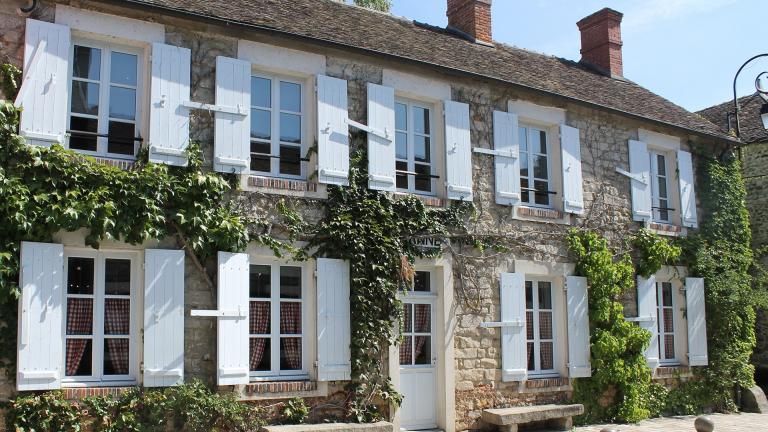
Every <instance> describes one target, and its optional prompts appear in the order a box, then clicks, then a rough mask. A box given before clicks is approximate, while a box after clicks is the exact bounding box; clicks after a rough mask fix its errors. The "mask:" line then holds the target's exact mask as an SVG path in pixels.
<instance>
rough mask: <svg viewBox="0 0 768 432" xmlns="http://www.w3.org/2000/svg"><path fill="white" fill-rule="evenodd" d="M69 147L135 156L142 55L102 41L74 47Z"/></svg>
mask: <svg viewBox="0 0 768 432" xmlns="http://www.w3.org/2000/svg"><path fill="white" fill-rule="evenodd" d="M71 56H72V61H71V64H72V69H71V71H70V74H71V75H70V78H71V87H70V89H71V92H70V104H69V108H70V109H69V130H68V131H67V132H68V133H69V134H70V138H69V148H70V149H73V150H77V151H80V152H83V153H88V154H92V155H95V156H107V157H112V158H134V157H135V156H136V152H137V149H138V141H137V140H136V138H138V137H139V118H140V113H139V106H140V104H139V103H138V100H139V98H140V93H141V87H142V82H141V74H140V73H139V66H140V59H141V53H140V51H139V50H137V49H133V48H128V47H121V46H115V45H109V44H103V43H92V42H81V43H75V44H74V45H73V46H72V51H71Z"/></svg>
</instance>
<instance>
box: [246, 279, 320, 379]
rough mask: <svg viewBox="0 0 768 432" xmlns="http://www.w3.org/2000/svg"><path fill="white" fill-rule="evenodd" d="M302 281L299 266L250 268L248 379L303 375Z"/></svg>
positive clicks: (304, 372) (303, 291) (303, 297)
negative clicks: (249, 376) (249, 372)
mask: <svg viewBox="0 0 768 432" xmlns="http://www.w3.org/2000/svg"><path fill="white" fill-rule="evenodd" d="M304 282H305V281H304V279H303V276H302V268H301V267H295V266H286V265H279V264H265V265H252V266H251V276H250V370H251V376H253V377H273V378H274V377H279V376H298V375H306V365H305V362H306V360H305V359H304V347H305V342H306V341H305V338H304V327H305V323H304V322H303V320H302V316H303V313H304V299H305V297H306V294H305V289H304Z"/></svg>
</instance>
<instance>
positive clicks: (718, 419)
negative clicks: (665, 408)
mask: <svg viewBox="0 0 768 432" xmlns="http://www.w3.org/2000/svg"><path fill="white" fill-rule="evenodd" d="M709 417H710V418H711V419H712V420H713V421H714V422H715V432H761V431H768V414H712V415H710V416H709ZM695 419H696V417H673V418H662V419H653V420H646V421H643V422H640V423H639V424H636V425H599V426H583V427H577V428H575V429H574V431H575V432H599V431H600V430H601V429H603V428H606V427H607V428H608V429H614V430H616V431H618V432H696V429H694V427H693V421H694V420H695Z"/></svg>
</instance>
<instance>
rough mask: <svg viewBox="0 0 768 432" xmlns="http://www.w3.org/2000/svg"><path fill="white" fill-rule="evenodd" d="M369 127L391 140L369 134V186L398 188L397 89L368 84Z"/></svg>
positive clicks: (387, 189) (392, 189)
mask: <svg viewBox="0 0 768 432" xmlns="http://www.w3.org/2000/svg"><path fill="white" fill-rule="evenodd" d="M368 126H369V127H370V128H372V129H376V130H379V131H382V132H386V133H387V134H388V135H389V139H385V138H382V137H380V136H378V135H376V134H372V133H369V134H368V187H369V188H371V189H375V190H383V191H390V192H394V191H395V189H396V188H395V90H394V89H393V88H391V87H385V86H380V85H377V84H368Z"/></svg>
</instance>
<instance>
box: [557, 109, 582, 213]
mask: <svg viewBox="0 0 768 432" xmlns="http://www.w3.org/2000/svg"><path fill="white" fill-rule="evenodd" d="M560 145H561V147H562V149H561V150H562V151H561V153H562V156H563V157H562V168H563V210H564V211H565V212H566V213H573V214H577V215H580V214H584V185H583V178H582V174H581V140H580V138H579V130H578V129H576V128H574V127H570V126H567V125H564V124H563V125H560Z"/></svg>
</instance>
